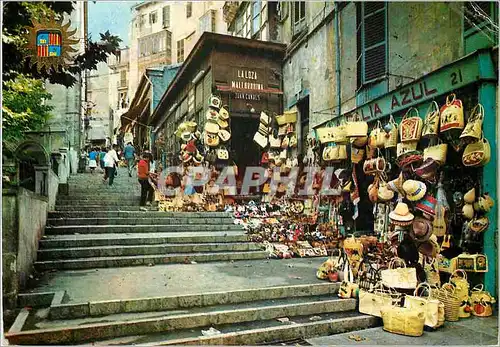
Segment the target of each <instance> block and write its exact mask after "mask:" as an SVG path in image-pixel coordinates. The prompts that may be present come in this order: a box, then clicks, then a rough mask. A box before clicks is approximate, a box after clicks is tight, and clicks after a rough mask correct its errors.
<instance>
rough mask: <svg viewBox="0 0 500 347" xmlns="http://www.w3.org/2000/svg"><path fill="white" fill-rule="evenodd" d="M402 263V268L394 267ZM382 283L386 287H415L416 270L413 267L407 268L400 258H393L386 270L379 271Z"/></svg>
mask: <svg viewBox="0 0 500 347" xmlns="http://www.w3.org/2000/svg"><path fill="white" fill-rule="evenodd" d="M398 263H399V264H403V266H404V267H403V268H396V266H397V264H398ZM381 276H382V284H383V285H385V286H387V287H392V288H401V289H415V288H416V287H417V272H416V270H415V268H407V267H406V263H405V262H404V260H403V259H401V258H393V259H392V260H391V262H390V263H389V266H388V269H387V270H382V271H381Z"/></svg>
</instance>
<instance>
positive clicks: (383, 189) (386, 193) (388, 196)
mask: <svg viewBox="0 0 500 347" xmlns="http://www.w3.org/2000/svg"><path fill="white" fill-rule="evenodd" d="M377 196H378V198H379V200H381V201H390V200H392V198H394V191H392V190H390V189H389V187H388V184H386V183H382V184H380V187H379V188H378V193H377Z"/></svg>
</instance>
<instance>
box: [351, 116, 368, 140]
mask: <svg viewBox="0 0 500 347" xmlns="http://www.w3.org/2000/svg"><path fill="white" fill-rule="evenodd" d="M367 134H368V123H367V122H365V121H363V120H361V116H359V115H358V114H355V115H354V117H353V120H352V121H348V122H347V124H346V136H347V137H364V136H366V135H367Z"/></svg>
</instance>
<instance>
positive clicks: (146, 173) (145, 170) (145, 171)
mask: <svg viewBox="0 0 500 347" xmlns="http://www.w3.org/2000/svg"><path fill="white" fill-rule="evenodd" d="M150 160H151V157H150V155H149V154H148V153H143V154H142V159H141V160H139V163H138V164H137V178H138V181H139V184H140V185H141V201H140V203H139V205H140V210H141V211H147V208H146V204H148V205H150V204H151V202H152V201H153V197H154V188H153V187H152V186H151V184H150V183H149V178H150V174H151V173H150V170H151V168H150Z"/></svg>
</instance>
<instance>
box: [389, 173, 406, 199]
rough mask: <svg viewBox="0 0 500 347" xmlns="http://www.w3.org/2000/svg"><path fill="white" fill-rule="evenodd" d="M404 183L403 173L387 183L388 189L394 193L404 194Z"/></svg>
mask: <svg viewBox="0 0 500 347" xmlns="http://www.w3.org/2000/svg"><path fill="white" fill-rule="evenodd" d="M403 182H404V180H403V173H402V172H401V173H400V174H399V176H398V177H397V178H395V179H393V180H392V181H389V182H387V188H389V189H390V190H392V191H393V192H394V193H401V194H404V190H403Z"/></svg>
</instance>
